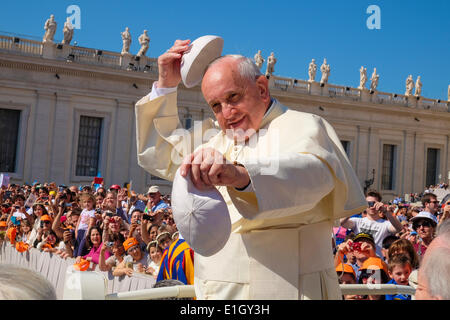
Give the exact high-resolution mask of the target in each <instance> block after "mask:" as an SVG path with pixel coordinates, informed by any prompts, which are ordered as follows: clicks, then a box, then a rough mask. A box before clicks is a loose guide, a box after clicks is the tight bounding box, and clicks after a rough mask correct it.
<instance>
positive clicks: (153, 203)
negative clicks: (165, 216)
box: [145, 186, 169, 212]
mask: <svg viewBox="0 0 450 320" xmlns="http://www.w3.org/2000/svg"><path fill="white" fill-rule="evenodd" d="M147 194H148V198H149V200H148V203H147V208H146V211H145V212H156V211H159V210H162V209H167V208H169V205H168V204H167V203H166V202H165V201H164V200H163V199H162V197H161V192H160V191H159V187H158V186H151V187H150V188H148V192H147Z"/></svg>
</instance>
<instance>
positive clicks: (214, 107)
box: [211, 102, 222, 113]
mask: <svg viewBox="0 0 450 320" xmlns="http://www.w3.org/2000/svg"><path fill="white" fill-rule="evenodd" d="M211 109H212V110H213V112H214V113H218V112H220V110H221V109H222V107H221V105H220V103H218V102H216V103H213V104H212V105H211Z"/></svg>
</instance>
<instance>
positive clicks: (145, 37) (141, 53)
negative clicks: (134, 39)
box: [136, 30, 150, 57]
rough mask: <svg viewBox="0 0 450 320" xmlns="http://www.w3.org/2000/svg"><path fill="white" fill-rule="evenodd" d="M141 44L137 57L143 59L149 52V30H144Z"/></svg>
mask: <svg viewBox="0 0 450 320" xmlns="http://www.w3.org/2000/svg"><path fill="white" fill-rule="evenodd" d="M138 40H139V44H140V45H141V49H140V50H139V52H138V54H137V55H136V56H138V57H142V56H145V54H146V53H147V50H148V46H149V43H150V37H149V36H148V34H147V30H144V33H143V34H141V35H140V36H139V39H138Z"/></svg>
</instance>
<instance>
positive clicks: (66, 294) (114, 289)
mask: <svg viewBox="0 0 450 320" xmlns="http://www.w3.org/2000/svg"><path fill="white" fill-rule="evenodd" d="M0 263H11V264H16V265H19V266H22V267H25V268H29V269H31V270H33V271H36V272H38V273H40V274H42V275H43V276H44V277H46V278H47V279H48V280H49V281H50V282H51V283H52V284H53V285H54V287H55V290H56V294H57V297H58V299H70V300H77V299H81V300H90V299H96V300H104V299H106V300H148V299H161V298H169V297H177V298H193V297H195V291H194V286H191V285H186V286H172V287H162V288H153V285H154V284H155V283H156V280H155V279H154V278H153V277H150V276H147V275H140V274H136V275H133V276H132V277H128V276H123V277H114V276H112V274H111V272H101V271H82V272H80V271H75V270H73V264H74V263H75V259H66V260H64V259H61V258H60V257H59V256H56V255H52V254H49V253H46V252H40V251H38V250H37V249H31V250H30V251H29V252H24V253H19V252H17V251H16V250H15V248H13V247H12V246H11V245H10V244H9V243H8V242H3V243H2V244H0ZM340 288H341V291H342V294H345V295H347V294H348V295H353V294H354V295H384V294H393V295H395V294H408V295H412V296H414V294H415V289H414V288H413V287H410V286H401V285H394V284H378V285H373V284H372V285H367V284H366V285H365V284H346V285H343V284H342V285H340Z"/></svg>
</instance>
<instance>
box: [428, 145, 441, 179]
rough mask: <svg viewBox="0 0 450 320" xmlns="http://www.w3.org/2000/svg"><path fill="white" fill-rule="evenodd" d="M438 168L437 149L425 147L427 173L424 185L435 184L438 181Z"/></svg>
mask: <svg viewBox="0 0 450 320" xmlns="http://www.w3.org/2000/svg"><path fill="white" fill-rule="evenodd" d="M438 168H439V149H434V148H428V149H427V173H426V180H425V184H426V186H427V187H428V186H430V185H435V184H436V183H438V181H437V180H438Z"/></svg>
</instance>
